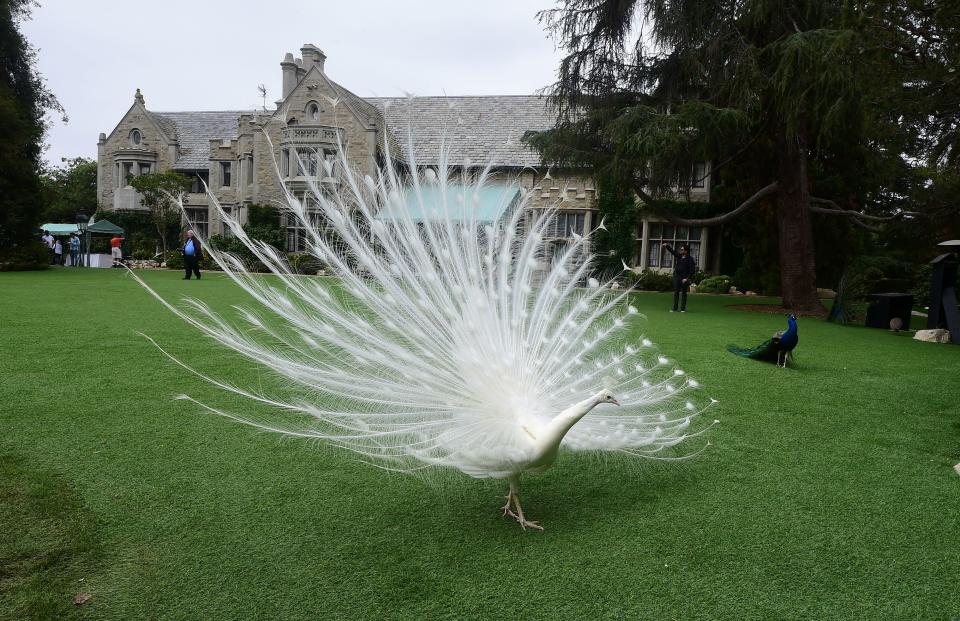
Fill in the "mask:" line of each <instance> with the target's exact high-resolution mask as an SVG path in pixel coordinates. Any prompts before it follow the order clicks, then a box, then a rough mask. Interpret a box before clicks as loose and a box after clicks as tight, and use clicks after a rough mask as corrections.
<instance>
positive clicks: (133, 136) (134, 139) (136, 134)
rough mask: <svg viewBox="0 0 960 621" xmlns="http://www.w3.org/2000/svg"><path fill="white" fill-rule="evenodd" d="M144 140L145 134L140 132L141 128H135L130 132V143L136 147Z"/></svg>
mask: <svg viewBox="0 0 960 621" xmlns="http://www.w3.org/2000/svg"><path fill="white" fill-rule="evenodd" d="M142 141H143V134H141V133H140V130H139V129H135V130H133V131H132V132H130V145H131V146H134V147H139V146H140V143H141V142H142Z"/></svg>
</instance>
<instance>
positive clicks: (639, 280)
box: [627, 269, 673, 291]
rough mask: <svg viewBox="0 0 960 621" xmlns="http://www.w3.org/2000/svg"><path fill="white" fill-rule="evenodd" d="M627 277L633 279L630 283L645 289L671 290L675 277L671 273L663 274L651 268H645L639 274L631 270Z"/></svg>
mask: <svg viewBox="0 0 960 621" xmlns="http://www.w3.org/2000/svg"><path fill="white" fill-rule="evenodd" d="M631 274H632V276H631ZM627 278H628V280H629V281H632V282H629V283H628V284H631V285H633V286H634V287H636V288H637V289H641V290H643V291H670V290H672V289H673V277H671V276H670V274H662V273H660V272H657V271H654V270H650V269H646V270H643V271H642V272H640V273H639V274H637V273H636V272H629V273H628V274H627Z"/></svg>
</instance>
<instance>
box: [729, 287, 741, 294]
mask: <svg viewBox="0 0 960 621" xmlns="http://www.w3.org/2000/svg"><path fill="white" fill-rule="evenodd" d="M727 293H732V294H734V295H736V294H737V293H740V292H739V291H737V288H736V287H734V286H731V287H730V289H729V290H728V291H727Z"/></svg>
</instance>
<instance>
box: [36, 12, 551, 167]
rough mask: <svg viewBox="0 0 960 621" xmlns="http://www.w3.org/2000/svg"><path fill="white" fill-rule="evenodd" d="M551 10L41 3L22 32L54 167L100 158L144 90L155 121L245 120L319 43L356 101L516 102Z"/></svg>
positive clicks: (543, 68) (545, 59) (544, 74)
mask: <svg viewBox="0 0 960 621" xmlns="http://www.w3.org/2000/svg"><path fill="white" fill-rule="evenodd" d="M554 1H555V0H482V1H480V2H477V1H476V0H471V1H464V0H407V1H403V0H399V1H396V0H395V1H390V0H381V1H373V0H346V1H344V0H337V1H330V0H299V1H295V0H257V1H256V2H253V1H250V0H231V1H225V0H166V1H164V2H142V3H138V2H129V1H127V2H119V1H114V0H84V1H82V2H81V1H78V0H41V6H40V7H39V8H37V9H35V10H34V12H33V17H32V19H31V20H30V21H28V22H26V23H24V24H23V30H24V33H25V34H26V36H27V39H28V40H29V41H30V43H31V44H32V45H33V46H34V47H35V48H36V49H37V50H38V53H39V54H38V66H39V69H40V72H41V73H42V74H43V75H44V76H45V78H46V80H47V84H48V85H49V87H50V88H51V90H52V91H53V92H54V93H55V94H56V95H57V97H58V98H59V99H60V103H61V104H63V106H64V108H65V109H66V112H67V114H68V116H69V119H70V120H69V123H67V124H66V125H64V124H63V123H61V122H60V121H59V119H57V121H56V123H55V125H54V127H53V128H52V130H51V131H50V134H49V136H48V139H47V140H48V143H49V145H50V146H49V149H48V150H47V152H46V158H47V160H48V161H49V162H50V163H52V164H55V165H59V164H60V158H62V157H76V156H80V155H82V156H86V157H90V158H96V155H97V136H98V135H99V134H100V132H107V133H109V132H110V131H111V130H112V129H113V127H114V126H115V125H116V124H117V123H118V122H119V121H120V117H121V116H122V115H123V114H124V112H126V111H127V109H128V108H129V107H130V105H131V104H132V103H133V94H134V91H135V90H136V89H137V88H140V89H141V91H142V92H143V95H144V97H145V98H146V103H147V108H148V109H150V110H155V111H175V110H238V109H252V108H254V107H256V106H259V105H261V104H262V101H261V99H260V97H259V95H258V93H257V85H258V84H265V85H266V87H267V89H268V91H269V98H268V106H270V107H271V108H272V107H273V105H272V101H273V100H275V99H278V98H279V96H280V82H281V76H280V61H281V60H282V59H283V55H284V53H286V52H293V53H294V54H295V55H299V49H300V46H301V45H303V44H304V43H314V44H316V45H317V46H318V47H320V49H322V50H323V51H324V52H325V53H326V55H327V62H326V71H327V74H328V75H329V76H330V77H331V78H333V79H334V80H336V81H337V82H339V83H340V84H342V85H343V86H345V87H347V88H349V89H350V90H352V91H353V92H355V93H357V94H358V95H361V96H364V97H370V96H391V95H401V94H403V93H407V92H409V93H414V94H418V95H442V94H448V95H519V94H529V93H533V92H534V91H535V90H537V89H539V88H541V87H543V86H546V85H547V84H549V83H550V82H552V81H553V78H554V75H555V72H556V68H557V64H558V62H559V58H560V54H559V52H557V51H556V50H555V49H554V45H553V42H552V41H551V40H549V39H548V38H547V36H546V34H545V33H544V30H543V27H542V26H541V25H540V24H539V23H538V22H537V19H536V13H537V11H539V10H541V9H546V8H551V7H552V6H553V5H554Z"/></svg>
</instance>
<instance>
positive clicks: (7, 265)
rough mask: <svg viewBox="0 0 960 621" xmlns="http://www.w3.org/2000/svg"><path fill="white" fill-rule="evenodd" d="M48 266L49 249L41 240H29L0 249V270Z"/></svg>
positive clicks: (15, 270)
mask: <svg viewBox="0 0 960 621" xmlns="http://www.w3.org/2000/svg"><path fill="white" fill-rule="evenodd" d="M48 267H50V251H49V250H48V249H47V245H46V244H44V243H43V242H42V241H30V242H27V243H25V244H22V245H19V246H13V247H12V248H6V249H4V250H2V251H0V272H23V271H27V270H45V269H47V268H48Z"/></svg>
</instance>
